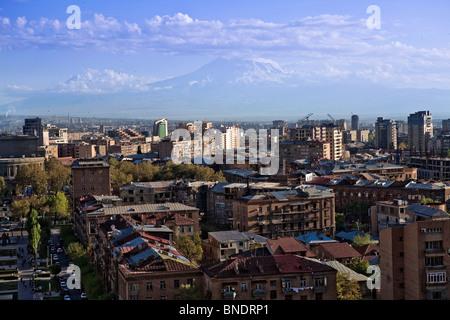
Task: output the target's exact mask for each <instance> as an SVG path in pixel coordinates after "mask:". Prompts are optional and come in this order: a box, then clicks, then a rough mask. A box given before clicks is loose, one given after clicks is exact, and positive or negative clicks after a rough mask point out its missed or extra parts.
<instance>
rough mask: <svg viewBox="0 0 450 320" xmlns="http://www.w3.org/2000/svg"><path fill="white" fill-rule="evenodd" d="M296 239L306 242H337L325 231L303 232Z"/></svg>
mask: <svg viewBox="0 0 450 320" xmlns="http://www.w3.org/2000/svg"><path fill="white" fill-rule="evenodd" d="M295 239H297V240H299V241H301V242H304V243H310V242H321V241H332V242H337V241H336V240H333V239H331V238H329V237H327V236H326V235H325V234H324V233H322V234H318V233H316V232H311V233H306V234H302V235H301V236H298V237H296V238H295Z"/></svg>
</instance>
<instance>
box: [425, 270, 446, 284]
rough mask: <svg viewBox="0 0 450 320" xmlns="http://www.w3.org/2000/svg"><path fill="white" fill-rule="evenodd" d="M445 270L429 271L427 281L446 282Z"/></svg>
mask: <svg viewBox="0 0 450 320" xmlns="http://www.w3.org/2000/svg"><path fill="white" fill-rule="evenodd" d="M445 282H446V277H445V272H436V273H427V283H445Z"/></svg>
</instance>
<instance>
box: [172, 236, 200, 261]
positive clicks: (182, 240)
mask: <svg viewBox="0 0 450 320" xmlns="http://www.w3.org/2000/svg"><path fill="white" fill-rule="evenodd" d="M176 243H177V244H178V246H177V247H178V250H180V252H181V253H182V254H183V255H184V256H185V257H186V258H187V259H188V260H190V261H191V262H193V263H197V262H198V261H200V260H201V259H202V256H203V249H202V247H201V244H200V245H197V244H196V243H195V242H194V241H193V240H192V239H191V238H190V237H188V236H180V237H179V239H178V241H177V242H176Z"/></svg>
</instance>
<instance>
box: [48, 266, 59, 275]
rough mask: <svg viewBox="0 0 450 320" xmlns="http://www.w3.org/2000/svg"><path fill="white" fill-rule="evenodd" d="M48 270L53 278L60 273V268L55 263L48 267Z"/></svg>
mask: <svg viewBox="0 0 450 320" xmlns="http://www.w3.org/2000/svg"><path fill="white" fill-rule="evenodd" d="M48 269H49V270H50V273H51V274H52V275H54V276H56V275H58V274H59V273H60V272H61V266H60V265H59V264H57V263H55V264H52V265H51V266H49V267H48Z"/></svg>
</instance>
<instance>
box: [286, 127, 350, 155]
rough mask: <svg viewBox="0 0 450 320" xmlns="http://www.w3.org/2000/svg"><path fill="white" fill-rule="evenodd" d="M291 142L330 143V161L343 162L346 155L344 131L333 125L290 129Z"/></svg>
mask: <svg viewBox="0 0 450 320" xmlns="http://www.w3.org/2000/svg"><path fill="white" fill-rule="evenodd" d="M289 140H291V141H314V140H316V141H321V142H328V143H329V144H330V160H341V159H342V157H343V155H344V148H343V145H342V141H343V135H342V130H341V128H340V127H339V126H336V125H333V124H329V125H324V126H309V125H307V126H303V127H301V128H289Z"/></svg>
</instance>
